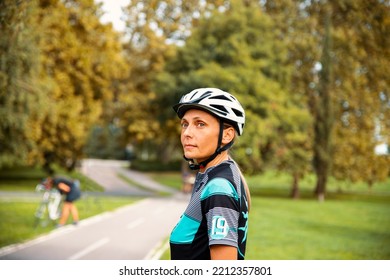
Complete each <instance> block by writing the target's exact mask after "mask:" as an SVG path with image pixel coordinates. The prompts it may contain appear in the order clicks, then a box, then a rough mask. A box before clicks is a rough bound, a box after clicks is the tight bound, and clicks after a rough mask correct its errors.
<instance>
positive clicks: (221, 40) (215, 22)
mask: <svg viewBox="0 0 390 280" xmlns="http://www.w3.org/2000/svg"><path fill="white" fill-rule="evenodd" d="M273 28H274V25H273V22H272V19H271V18H270V17H268V16H267V15H266V14H264V13H262V12H261V10H260V9H259V7H258V6H256V5H247V6H246V5H243V4H242V3H241V1H232V2H231V6H230V7H229V9H228V10H227V11H225V12H218V11H215V12H214V13H213V14H212V15H211V16H210V17H205V18H203V19H201V20H200V21H199V23H198V25H197V26H196V28H194V29H193V30H192V35H191V36H190V37H189V38H188V39H187V41H186V45H185V46H183V47H182V48H180V49H178V52H177V55H176V56H175V57H174V58H173V59H172V60H170V61H169V62H168V64H167V66H166V72H165V73H163V74H161V75H160V76H158V79H157V82H156V84H155V89H156V91H157V92H158V102H159V104H160V105H162V107H165V108H166V109H165V111H163V117H162V118H161V119H162V120H165V122H166V125H164V126H165V127H168V128H171V127H172V125H171V124H172V119H174V118H175V117H174V116H173V113H172V110H171V107H172V105H173V104H175V103H176V102H177V101H178V100H179V98H180V96H181V95H183V94H185V93H187V92H189V91H190V90H192V89H194V88H196V87H218V88H221V89H224V90H227V91H229V92H231V93H232V94H234V95H235V96H237V98H238V99H239V100H240V101H241V103H242V104H243V106H244V108H245V110H246V126H245V132H244V135H243V137H242V139H240V141H238V143H236V147H235V149H234V157H235V159H236V160H237V161H238V162H240V163H241V165H242V166H243V169H244V170H245V171H246V172H248V173H253V172H258V171H262V170H264V169H265V167H266V166H267V165H268V166H272V165H279V166H282V165H288V166H289V167H291V168H293V166H299V165H298V164H297V163H296V161H297V160H298V159H301V164H300V165H301V169H300V173H304V172H305V170H306V169H307V168H305V165H306V166H307V165H308V162H309V161H308V157H302V156H299V155H302V154H303V152H299V151H295V152H292V153H290V154H289V155H288V154H287V152H283V150H286V149H289V150H290V151H291V150H294V149H298V148H299V149H301V147H302V143H304V142H307V138H306V137H305V136H306V135H308V133H307V130H308V126H309V124H310V121H309V115H308V113H307V112H306V113H305V107H304V106H298V104H297V102H295V101H294V99H296V98H295V97H294V96H293V95H292V94H290V91H289V87H288V85H287V83H288V81H289V79H290V78H289V77H290V69H289V67H283V66H284V65H285V62H286V59H287V48H286V46H285V45H284V44H283V43H282V42H281V41H279V40H278V38H277V37H276V34H275V33H274V32H273ZM291 120H294V121H295V122H294V123H293V122H292V121H291ZM174 132H176V130H174ZM170 135H174V133H172V132H171V133H170ZM167 137H168V136H167ZM176 137H177V136H176ZM277 152H278V156H277V157H276V156H275V154H276V153H277ZM288 158H291V159H290V160H289V159H288ZM294 160H295V162H294V163H293V161H294Z"/></svg>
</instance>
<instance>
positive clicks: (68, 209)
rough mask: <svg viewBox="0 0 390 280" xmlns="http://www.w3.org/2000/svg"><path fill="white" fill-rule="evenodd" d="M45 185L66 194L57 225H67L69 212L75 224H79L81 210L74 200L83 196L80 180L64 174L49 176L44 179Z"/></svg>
mask: <svg viewBox="0 0 390 280" xmlns="http://www.w3.org/2000/svg"><path fill="white" fill-rule="evenodd" d="M43 185H45V186H46V187H47V188H56V189H58V190H59V191H60V193H61V194H63V195H65V201H64V203H63V207H62V211H61V218H60V220H59V223H58V225H57V226H58V227H61V226H63V225H65V224H66V222H67V221H68V218H69V214H72V218H73V224H74V225H77V223H78V222H79V212H78V209H77V207H76V205H75V204H74V202H75V201H76V200H78V199H79V198H80V197H81V189H80V181H79V180H77V179H76V180H73V179H70V178H67V177H64V176H49V177H47V178H46V179H45V180H44V181H43Z"/></svg>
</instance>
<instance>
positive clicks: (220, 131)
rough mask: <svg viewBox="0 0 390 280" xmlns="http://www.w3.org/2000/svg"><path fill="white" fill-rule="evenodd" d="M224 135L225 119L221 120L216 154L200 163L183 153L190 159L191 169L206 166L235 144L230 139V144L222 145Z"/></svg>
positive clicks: (187, 159)
mask: <svg viewBox="0 0 390 280" xmlns="http://www.w3.org/2000/svg"><path fill="white" fill-rule="evenodd" d="M222 135H223V121H220V122H219V136H218V146H217V149H216V150H215V152H214V154H212V155H211V156H210V157H209V158H208V159H206V160H204V161H202V162H200V163H195V161H194V160H193V159H190V158H186V157H185V156H184V155H183V158H184V159H185V160H186V161H188V166H189V168H190V169H191V170H199V169H201V168H205V167H206V165H207V164H208V163H209V162H210V161H212V160H213V159H215V158H216V157H217V155H219V154H220V153H222V152H223V151H226V150H227V149H229V148H230V147H231V146H233V143H234V140H232V141H230V142H229V143H228V144H226V145H225V146H223V147H221V144H222Z"/></svg>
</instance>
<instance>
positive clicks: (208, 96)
mask: <svg viewBox="0 0 390 280" xmlns="http://www.w3.org/2000/svg"><path fill="white" fill-rule="evenodd" d="M173 109H174V110H175V112H176V113H177V115H178V116H179V118H182V117H183V116H184V114H185V112H186V111H187V110H189V109H200V110H204V111H207V112H209V113H211V114H213V115H214V116H216V117H217V118H220V119H222V120H223V121H226V122H227V123H229V124H231V125H233V127H234V128H235V129H236V131H237V133H238V135H242V132H243V130H244V125H245V111H244V109H243V108H242V106H241V104H240V102H239V101H238V100H237V99H236V98H235V97H234V96H233V95H231V94H230V93H228V92H225V91H222V90H220V89H217V88H198V89H194V90H193V91H191V92H190V93H187V94H186V95H184V96H183V97H182V98H181V100H180V102H179V103H178V104H176V105H175V106H173Z"/></svg>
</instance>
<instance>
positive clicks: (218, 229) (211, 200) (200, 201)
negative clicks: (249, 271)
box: [170, 160, 248, 260]
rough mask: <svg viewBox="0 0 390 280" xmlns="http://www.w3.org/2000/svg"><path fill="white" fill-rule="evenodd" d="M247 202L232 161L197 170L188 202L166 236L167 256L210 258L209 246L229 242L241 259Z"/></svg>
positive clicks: (184, 258)
mask: <svg viewBox="0 0 390 280" xmlns="http://www.w3.org/2000/svg"><path fill="white" fill-rule="evenodd" d="M247 233H248V201H247V197H246V193H245V188H244V185H243V182H242V180H241V177H240V172H239V170H238V169H237V166H236V164H235V163H234V162H233V161H231V160H228V161H225V162H223V163H221V164H219V165H216V166H213V167H210V168H208V169H207V170H206V172H205V173H198V174H197V177H196V181H195V184H194V188H193V192H192V196H191V200H190V203H189V204H188V207H187V209H186V210H185V212H184V214H183V215H182V216H181V218H180V220H179V222H178V224H177V225H176V227H175V228H174V229H173V231H172V233H171V236H170V247H171V259H173V260H180V259H181V260H188V259H199V260H207V259H210V246H212V245H217V244H219V245H229V246H234V247H236V248H237V249H238V250H237V251H238V256H237V258H238V259H241V260H243V259H244V258H245V248H246V239H247Z"/></svg>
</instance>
